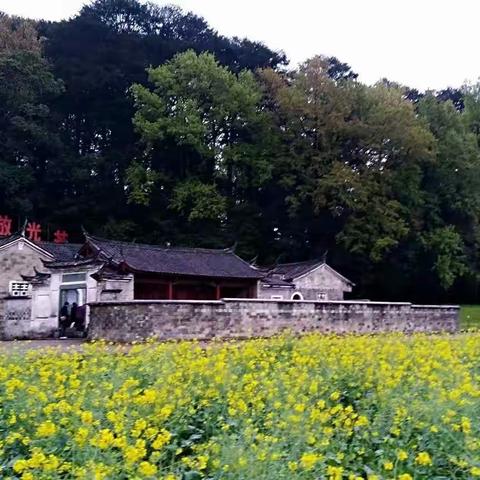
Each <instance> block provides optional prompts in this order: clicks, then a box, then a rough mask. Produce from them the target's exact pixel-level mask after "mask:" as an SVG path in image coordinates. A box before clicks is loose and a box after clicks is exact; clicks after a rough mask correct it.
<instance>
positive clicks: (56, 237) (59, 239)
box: [53, 230, 68, 243]
mask: <svg viewBox="0 0 480 480" xmlns="http://www.w3.org/2000/svg"><path fill="white" fill-rule="evenodd" d="M53 241H54V243H67V242H68V233H67V232H66V231H65V230H57V231H56V232H55V233H54V234H53Z"/></svg>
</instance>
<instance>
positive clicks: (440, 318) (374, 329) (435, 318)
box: [89, 299, 459, 342]
mask: <svg viewBox="0 0 480 480" xmlns="http://www.w3.org/2000/svg"><path fill="white" fill-rule="evenodd" d="M458 327H459V307H458V306H453V305H451V306H449V305H447V306H445V305H413V304H411V303H385V302H357V301H315V302H314V301H303V302H299V301H275V300H264V299H222V300H219V301H168V300H155V301H152V300H135V301H124V302H96V303H92V304H90V328H89V338H90V339H92V340H93V339H105V340H110V341H116V342H131V341H136V340H144V339H147V338H150V337H156V338H158V339H160V340H183V339H199V340H210V339H214V338H248V337H269V336H272V335H275V334H278V333H280V332H282V331H285V330H288V331H291V332H293V333H306V332H313V331H318V332H322V333H363V334H370V333H381V332H404V333H414V332H427V333H434V332H450V333H453V332H456V331H457V330H458Z"/></svg>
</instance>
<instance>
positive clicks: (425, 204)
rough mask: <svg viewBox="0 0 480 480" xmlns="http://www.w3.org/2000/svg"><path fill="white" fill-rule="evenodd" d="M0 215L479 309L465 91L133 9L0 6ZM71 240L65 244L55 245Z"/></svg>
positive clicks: (469, 93)
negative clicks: (39, 13) (197, 249)
mask: <svg viewBox="0 0 480 480" xmlns="http://www.w3.org/2000/svg"><path fill="white" fill-rule="evenodd" d="M0 214H8V215H11V216H14V217H25V216H28V217H29V218H36V219H38V220H40V221H42V222H43V223H48V224H51V225H53V226H57V225H60V224H61V225H62V226H64V227H65V228H67V229H69V230H70V231H71V232H74V233H75V232H77V235H78V236H79V235H80V232H79V227H80V225H85V226H86V227H87V229H89V230H91V231H93V232H95V233H98V234H103V235H108V236H112V237H118V238H123V239H132V240H133V239H136V240H137V241H140V240H143V241H155V242H159V243H163V242H165V243H166V242H168V243H170V244H177V245H195V246H211V247H220V246H224V247H225V246H229V245H232V244H234V243H236V244H237V245H238V246H237V248H238V253H240V254H241V255H243V256H244V257H245V258H247V259H251V258H254V257H256V258H257V259H258V261H259V262H263V263H273V262H275V261H289V260H292V261H294V260H304V259H308V258H314V257H321V256H323V255H325V254H326V255H327V258H328V260H329V262H330V263H332V264H333V266H335V267H337V268H339V269H340V270H341V271H342V273H344V274H345V275H347V276H349V277H351V278H352V280H354V281H355V282H356V283H357V288H356V292H355V294H356V295H357V296H359V297H362V298H374V299H391V300H395V299H398V300H400V299H403V300H417V301H442V300H443V301H446V300H449V301H477V300H478V298H477V295H478V294H477V290H478V285H479V274H480V259H479V253H478V252H479V247H480V229H479V226H480V86H479V85H475V84H474V85H467V86H463V87H461V88H453V87H447V88H445V89H443V90H441V91H439V92H419V91H418V90H415V89H413V88H409V87H406V86H402V85H399V84H397V83H395V82H392V81H390V80H386V79H383V80H381V81H379V82H378V83H377V84H375V85H372V86H369V85H365V84H363V83H361V82H360V81H359V80H358V75H357V74H356V73H355V72H354V71H353V70H352V69H351V67H350V66H349V65H348V64H346V63H343V62H342V61H341V60H339V59H337V58H335V57H324V56H321V55H319V56H317V57H314V58H312V59H310V60H308V61H307V62H305V63H304V64H302V65H300V66H299V67H298V68H293V69H292V68H290V69H289V68H288V67H287V61H286V58H285V56H284V55H283V53H281V52H274V51H272V50H270V49H269V48H268V47H266V46H265V45H263V44H261V43H257V42H253V41H250V40H247V39H238V38H233V39H230V38H226V37H224V36H222V35H220V34H219V33H217V32H216V31H215V30H213V29H212V28H211V27H210V26H209V25H208V24H207V23H206V21H205V20H204V19H202V18H200V17H198V16H196V15H193V14H191V13H185V12H182V11H181V10H180V9H178V8H176V7H172V6H158V5H154V4H151V3H144V2H140V1H138V0H96V1H94V2H93V3H91V4H89V5H86V6H85V7H84V8H83V9H82V10H81V11H80V12H79V13H78V15H76V16H75V17H73V18H71V19H70V20H66V21H62V22H43V21H42V22H33V21H30V20H26V19H21V18H16V17H9V16H7V15H4V14H0ZM73 238H75V235H74V236H73Z"/></svg>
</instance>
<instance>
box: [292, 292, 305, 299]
mask: <svg viewBox="0 0 480 480" xmlns="http://www.w3.org/2000/svg"><path fill="white" fill-rule="evenodd" d="M292 300H303V295H302V294H301V293H300V292H295V293H294V294H293V295H292Z"/></svg>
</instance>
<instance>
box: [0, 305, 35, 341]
mask: <svg viewBox="0 0 480 480" xmlns="http://www.w3.org/2000/svg"><path fill="white" fill-rule="evenodd" d="M1 303H2V306H3V312H2V316H1V318H0V338H1V339H2V340H13V339H15V338H37V335H33V336H32V332H31V329H32V325H31V323H32V322H31V299H30V298H22V297H20V298H19V297H7V298H3V299H2V302H1ZM39 336H40V337H42V336H43V332H40V335H39Z"/></svg>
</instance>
